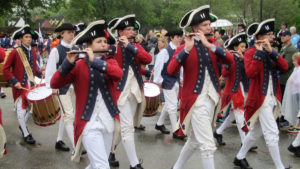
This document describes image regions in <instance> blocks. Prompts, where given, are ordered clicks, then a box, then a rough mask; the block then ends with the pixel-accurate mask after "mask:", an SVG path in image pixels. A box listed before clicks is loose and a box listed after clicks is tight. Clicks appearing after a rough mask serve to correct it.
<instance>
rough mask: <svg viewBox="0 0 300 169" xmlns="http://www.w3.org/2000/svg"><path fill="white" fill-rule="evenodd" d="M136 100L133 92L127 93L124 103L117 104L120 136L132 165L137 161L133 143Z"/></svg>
mask: <svg viewBox="0 0 300 169" xmlns="http://www.w3.org/2000/svg"><path fill="white" fill-rule="evenodd" d="M137 105H138V102H137V100H136V98H135V96H134V95H133V94H131V93H130V94H129V95H128V97H127V98H126V100H125V103H124V105H122V106H119V110H120V121H121V122H120V123H121V138H122V143H123V146H124V149H125V151H126V154H127V157H128V160H129V162H130V165H131V166H132V167H134V166H136V165H137V164H138V163H139V161H138V158H137V155H136V149H135V144H134V126H133V120H134V115H135V113H136V108H137Z"/></svg>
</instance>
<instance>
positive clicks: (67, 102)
mask: <svg viewBox="0 0 300 169" xmlns="http://www.w3.org/2000/svg"><path fill="white" fill-rule="evenodd" d="M72 94H73V88H69V90H68V92H67V93H66V94H65V95H59V98H60V101H61V104H62V105H61V113H62V117H61V119H60V122H59V128H58V135H57V141H60V140H62V138H63V135H64V129H66V132H67V134H68V137H69V139H70V141H71V143H72V147H73V148H74V146H75V144H74V126H73V123H74V108H73V103H72Z"/></svg>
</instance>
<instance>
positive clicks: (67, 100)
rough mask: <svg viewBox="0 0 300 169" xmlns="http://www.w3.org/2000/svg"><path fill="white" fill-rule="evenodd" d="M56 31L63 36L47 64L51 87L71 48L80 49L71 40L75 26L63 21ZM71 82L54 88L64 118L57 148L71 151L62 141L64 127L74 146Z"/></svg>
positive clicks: (60, 123) (60, 126) (48, 79)
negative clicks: (53, 77) (55, 74)
mask: <svg viewBox="0 0 300 169" xmlns="http://www.w3.org/2000/svg"><path fill="white" fill-rule="evenodd" d="M55 32H56V33H59V36H61V38H62V39H61V41H60V44H59V45H58V46H56V47H54V48H53V49H51V52H50V55H49V58H48V61H47V66H46V77H45V82H46V86H47V87H49V88H50V80H51V78H52V76H53V74H54V73H55V72H56V70H57V69H58V68H59V66H60V65H61V64H62V62H63V61H64V59H65V58H66V56H67V52H69V51H70V50H78V48H77V47H74V46H73V45H72V44H71V42H72V40H73V39H74V33H75V27H74V25H72V24H71V23H63V24H62V25H60V26H59V27H57V28H56V29H55ZM70 86H71V84H68V85H66V86H63V87H61V88H59V89H58V88H52V91H53V93H54V94H56V95H58V97H59V98H60V100H61V104H62V105H61V112H62V118H61V119H60V121H59V128H58V136H57V139H56V144H55V148H56V149H57V150H62V151H70V148H69V147H68V146H67V145H65V143H64V142H63V141H62V139H63V136H64V129H66V131H67V134H68V137H69V139H70V141H71V143H72V148H75V146H74V127H73V123H74V109H73V104H72V92H73V87H72V88H71V87H70Z"/></svg>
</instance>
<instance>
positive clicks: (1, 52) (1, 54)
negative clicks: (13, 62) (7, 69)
mask: <svg viewBox="0 0 300 169" xmlns="http://www.w3.org/2000/svg"><path fill="white" fill-rule="evenodd" d="M4 59H5V50H4V49H3V48H2V47H0V63H2V62H3V61H4Z"/></svg>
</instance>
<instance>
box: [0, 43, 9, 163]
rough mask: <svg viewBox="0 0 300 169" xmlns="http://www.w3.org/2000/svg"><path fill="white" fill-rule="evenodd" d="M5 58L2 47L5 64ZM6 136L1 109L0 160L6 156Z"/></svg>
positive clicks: (1, 57) (0, 50)
mask: <svg viewBox="0 0 300 169" xmlns="http://www.w3.org/2000/svg"><path fill="white" fill-rule="evenodd" d="M4 58H5V51H4V49H3V48H2V47H0V63H2V62H3V60H4ZM6 152H7V150H6V135H5V132H4V129H3V120H2V110H1V108H0V158H2V157H3V154H6Z"/></svg>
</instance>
